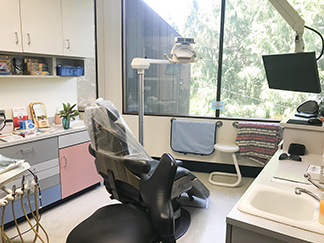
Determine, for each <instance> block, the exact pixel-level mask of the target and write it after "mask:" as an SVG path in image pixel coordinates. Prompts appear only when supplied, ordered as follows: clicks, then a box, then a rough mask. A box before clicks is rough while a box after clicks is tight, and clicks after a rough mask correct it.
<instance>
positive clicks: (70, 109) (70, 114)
mask: <svg viewBox="0 0 324 243" xmlns="http://www.w3.org/2000/svg"><path fill="white" fill-rule="evenodd" d="M62 104H63V110H60V111H59V114H60V117H61V118H62V117H66V118H67V119H68V120H71V119H72V120H75V117H76V116H78V115H79V111H77V110H74V107H75V106H76V104H74V105H72V106H71V104H70V103H67V104H64V103H62Z"/></svg>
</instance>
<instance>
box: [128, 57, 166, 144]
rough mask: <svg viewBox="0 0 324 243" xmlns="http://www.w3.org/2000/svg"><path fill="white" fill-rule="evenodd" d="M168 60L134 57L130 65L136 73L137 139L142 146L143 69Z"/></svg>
mask: <svg viewBox="0 0 324 243" xmlns="http://www.w3.org/2000/svg"><path fill="white" fill-rule="evenodd" d="M170 63H171V62H170V61H169V60H160V59H149V58H134V59H133V60H132V63H131V66H132V68H133V69H137V74H138V140H139V142H140V143H141V144H142V146H144V70H145V69H148V68H149V67H150V64H170Z"/></svg>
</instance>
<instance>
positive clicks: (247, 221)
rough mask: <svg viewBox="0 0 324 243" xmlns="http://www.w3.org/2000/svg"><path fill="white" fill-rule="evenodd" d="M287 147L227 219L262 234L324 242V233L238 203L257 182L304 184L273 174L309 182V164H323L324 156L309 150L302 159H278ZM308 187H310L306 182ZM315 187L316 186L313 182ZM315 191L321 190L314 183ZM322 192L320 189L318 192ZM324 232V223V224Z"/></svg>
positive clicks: (290, 186) (235, 224) (268, 166)
mask: <svg viewBox="0 0 324 243" xmlns="http://www.w3.org/2000/svg"><path fill="white" fill-rule="evenodd" d="M284 152H286V151H284V150H278V151H277V152H276V154H275V155H274V156H273V158H272V159H271V160H270V161H269V163H268V164H267V165H266V166H265V168H264V169H263V170H262V171H261V173H260V174H259V175H258V177H257V178H256V179H255V180H254V182H253V183H252V184H251V186H250V187H249V188H248V190H247V191H246V192H245V193H244V195H243V196H242V198H241V199H240V200H239V201H238V203H237V204H236V205H235V206H234V208H233V209H232V211H231V212H230V213H229V214H228V216H227V218H226V222H227V223H228V224H231V225H233V226H237V227H240V228H244V229H247V230H250V231H254V232H257V233H260V234H264V235H268V236H270V237H273V238H276V237H277V239H281V240H285V239H286V240H287V241H288V242H289V241H290V240H289V238H290V237H293V238H297V239H300V240H304V241H306V242H307V241H309V242H318V243H320V242H324V235H322V234H317V233H313V232H310V231H307V230H302V229H298V228H295V227H292V226H289V225H284V224H281V223H277V222H274V221H271V220H267V219H264V218H260V217H257V216H253V215H251V214H247V213H244V212H241V211H239V210H238V208H237V206H238V205H239V204H240V202H241V201H242V199H243V198H244V197H245V196H246V195H247V194H248V192H249V190H252V189H253V186H254V185H257V184H264V185H270V186H274V187H278V188H294V187H297V186H301V187H303V185H302V184H299V183H290V182H287V181H281V180H279V181H278V180H273V176H277V177H282V178H286V179H290V180H296V181H301V182H306V179H304V176H303V175H304V173H305V172H306V171H305V170H306V169H307V167H308V165H310V164H312V165H322V163H323V161H324V160H323V158H322V156H320V155H317V154H308V155H305V156H301V157H302V160H303V161H302V162H296V161H291V160H278V157H279V155H280V154H281V153H284ZM306 187H308V186H307V185H306ZM312 187H313V186H312ZM314 189H315V191H316V190H317V189H316V188H315V187H314ZM318 193H319V192H318ZM323 232H324V226H323Z"/></svg>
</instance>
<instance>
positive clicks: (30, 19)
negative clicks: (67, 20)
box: [20, 0, 63, 55]
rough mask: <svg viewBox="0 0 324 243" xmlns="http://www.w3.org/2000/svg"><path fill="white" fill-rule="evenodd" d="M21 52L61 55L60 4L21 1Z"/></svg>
mask: <svg viewBox="0 0 324 243" xmlns="http://www.w3.org/2000/svg"><path fill="white" fill-rule="evenodd" d="M20 6H21V25H22V39H23V51H24V52H28V53H42V54H52V55H62V54H63V47H62V20H61V16H62V15H61V2H60V1H58V0H54V1H53V0H21V1H20Z"/></svg>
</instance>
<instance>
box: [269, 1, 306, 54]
mask: <svg viewBox="0 0 324 243" xmlns="http://www.w3.org/2000/svg"><path fill="white" fill-rule="evenodd" d="M269 1H270V3H271V4H272V5H273V6H274V7H275V8H276V9H277V11H278V12H279V13H280V15H281V16H282V17H283V18H284V19H285V20H286V22H287V23H288V24H289V25H290V26H291V28H293V30H295V31H296V39H295V52H303V51H304V41H303V34H304V26H305V21H304V20H303V19H302V18H301V17H300V16H299V14H298V13H297V12H296V10H295V9H294V8H293V7H292V6H291V5H290V4H289V3H288V1H287V0H269Z"/></svg>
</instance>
